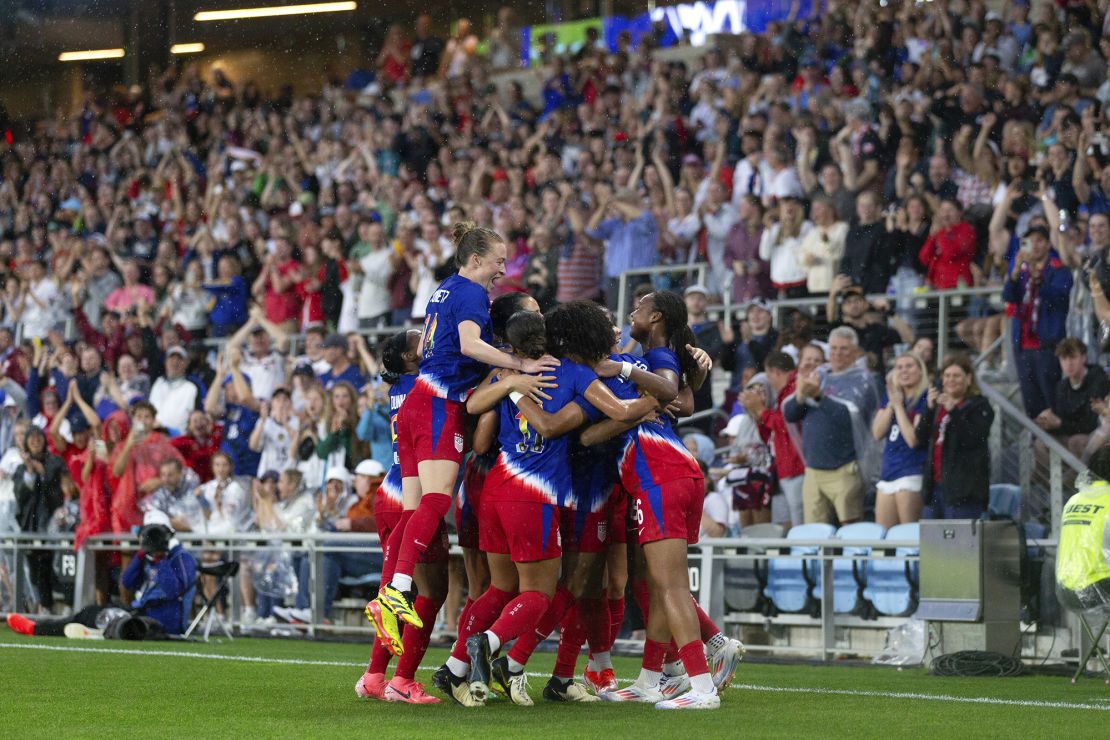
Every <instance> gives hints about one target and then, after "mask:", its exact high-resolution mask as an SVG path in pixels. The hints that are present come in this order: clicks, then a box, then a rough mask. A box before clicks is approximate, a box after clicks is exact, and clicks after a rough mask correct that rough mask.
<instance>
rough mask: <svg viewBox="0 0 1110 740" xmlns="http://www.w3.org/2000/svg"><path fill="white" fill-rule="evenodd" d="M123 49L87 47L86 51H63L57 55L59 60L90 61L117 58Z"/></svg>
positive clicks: (122, 52)
mask: <svg viewBox="0 0 1110 740" xmlns="http://www.w3.org/2000/svg"><path fill="white" fill-rule="evenodd" d="M123 55H124V51H123V49H88V50H86V51H63V52H62V53H61V54H59V55H58V61H59V62H92V61H96V60H97V59H119V58H120V57H122V56H123Z"/></svg>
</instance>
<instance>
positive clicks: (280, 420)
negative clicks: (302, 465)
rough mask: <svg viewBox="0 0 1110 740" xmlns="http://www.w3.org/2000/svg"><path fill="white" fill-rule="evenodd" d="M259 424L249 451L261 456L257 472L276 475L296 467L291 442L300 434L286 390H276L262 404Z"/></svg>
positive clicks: (252, 434) (290, 398)
mask: <svg viewBox="0 0 1110 740" xmlns="http://www.w3.org/2000/svg"><path fill="white" fill-rule="evenodd" d="M258 413H259V421H258V423H257V424H255V425H254V430H253V431H252V432H251V437H250V448H251V450H253V451H254V452H257V453H259V454H260V455H261V458H260V459H259V463H258V469H259V470H276V471H278V472H279V473H280V472H281V471H283V470H287V469H289V468H291V467H294V466H295V465H296V462H297V461H296V460H295V459H294V457H293V454H292V444H293V440H295V439H297V436H298V434H299V433H300V426H301V424H300V418H299V417H298V416H297V415H296V414H294V413H293V396H292V394H291V393H290V392H289V390H288V389H286V388H278V389H277V390H275V391H274V395H273V396H272V397H271V398H270V400H269V402H267V401H262V402H261V406H260V408H259V412H258Z"/></svg>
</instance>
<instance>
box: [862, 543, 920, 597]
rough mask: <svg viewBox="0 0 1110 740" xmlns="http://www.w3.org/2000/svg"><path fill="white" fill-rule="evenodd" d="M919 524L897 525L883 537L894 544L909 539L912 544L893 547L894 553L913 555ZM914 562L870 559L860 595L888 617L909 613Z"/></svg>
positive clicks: (914, 590) (914, 585)
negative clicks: (864, 583)
mask: <svg viewBox="0 0 1110 740" xmlns="http://www.w3.org/2000/svg"><path fill="white" fill-rule="evenodd" d="M920 538H921V527H919V526H918V525H917V524H916V523H914V524H898V525H896V526H893V527H891V528H890V529H889V530H888V531H887V533H886V537H885V538H884V539H885V540H886V541H887V542H890V543H891V544H892V545H895V544H896V543H898V542H913V543H915V544H913V545H903V546H901V547H897V546H896V547H893V548H892V549H893V550H894V554H895V555H896V556H903V557H904V556H907V555H917V554H919V553H920V547H919V545H918V544H916V543H917V542H919V541H920ZM918 573H919V569H918V564H917V562H916V561H908V560H884V559H882V558H876V559H873V560H872V561H871V566H870V568H869V571H868V574H867V586H866V587H865V588H864V589H863V596H864V598H866V599H867V600H868V601H870V602H871V603H872V604H873V605H874V606H875V611H877V612H878V613H879V614H884V615H886V616H889V617H901V616H906V615H909V614H912V613H913V612H914V611H915V610H916V609H917V584H918V580H919V579H918Z"/></svg>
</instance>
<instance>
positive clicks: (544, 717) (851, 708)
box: [0, 631, 1110, 738]
mask: <svg viewBox="0 0 1110 740" xmlns="http://www.w3.org/2000/svg"><path fill="white" fill-rule="evenodd" d="M0 643H4V644H16V645H34V644H38V645H44V646H51V647H58V648H70V647H79V648H85V649H89V650H103V651H107V650H118V649H123V650H128V651H135V652H140V653H147V652H149V653H151V654H149V655H141V654H138V655H137V654H115V653H111V652H70V651H57V650H37V649H12V648H10V647H8V648H4V647H2V646H0V665H3V666H4V668H5V671H4V675H5V676H6V678H7V680H6V681H5V688H6V691H5V692H4V701H3V702H0V727H2V728H4V729H5V730H6V731H7V733H11V735H12V736H15V737H21V738H24V737H52V738H56V737H58V736H59V735H61V736H64V737H93V736H97V737H101V738H102V737H105V736H107V737H143V738H149V737H160V736H170V735H172V736H176V737H232V736H237V737H242V736H245V735H252V736H265V737H300V738H304V737H351V736H353V735H354V734H355V733H359V734H363V735H365V734H366V733H368V732H370V733H373V734H374V735H379V734H383V733H394V734H398V733H404V735H401V736H402V737H452V738H469V737H487V738H488V737H490V736H491V734H492V735H493V736H495V737H497V736H501V737H522V736H530V735H535V736H543V737H581V736H582V735H583V734H586V733H589V734H591V735H596V734H601V735H602V736H606V735H612V736H614V737H629V736H633V735H638V736H642V737H647V736H649V735H650V736H659V737H666V736H668V735H674V736H678V735H680V734H681V735H691V734H694V735H700V736H704V737H738V736H741V735H743V736H746V737H788V736H789V737H798V736H800V735H815V736H819V737H884V738H889V737H911V736H920V735H922V734H923V733H928V734H930V735H943V736H953V735H970V734H972V733H973V734H974V735H976V736H980V737H1014V736H1017V735H1019V734H1020V735H1021V736H1024V737H1047V736H1052V735H1057V734H1059V732H1060V730H1061V729H1062V728H1063V727H1066V728H1067V732H1068V734H1069V735H1071V736H1074V737H1104V736H1105V727H1106V726H1107V722H1108V721H1110V718H1108V717H1107V712H1105V711H1099V710H1097V709H1082V708H1077V706H1076V705H1083V704H1087V705H1090V706H1098V707H1106V708H1110V690H1107V688H1106V686H1105V685H1104V684H1103V683H1102V682H1101V681H1095V680H1087V681H1086V682H1083V683H1081V684H1080V685H1078V686H1072V685H1071V684H1070V683H1068V681H1067V679H1063V678H1050V677H1027V678H1015V679H1003V680H997V679H996V680H991V679H938V678H934V677H931V676H928V675H927V674H925V673H924V671H922V670H906V671H901V672H898V671H894V670H893V669H886V668H867V667H849V666H837V665H832V666H812V665H770V664H752V663H743V664H741V667H740V671H739V672H738V674H737V679H736V681H737V683H738V684H743V685H749V686H750V687H751V688H747V689H745V688H736V689H732V690H729V691H727V692H726V693H725V694H724V696H723V697H722V708H721V709H720V710H719V711H716V712H660V711H657V710H655V709H654V708H652V707H651V706H643V705H613V704H609V703H604V704H591V705H588V706H569V705H552V704H548V703H546V702H543V701H542V699H541V698H540V692H541V690H542V687H543V683H544V679H541V678H533V679H531V691H532V694H533V697H534V698H535V699H536V701H537V705H536V706H535V707H533V708H526V707H515V706H512V705H511V704H509V703H508V702H505V701H501V702H496V703H492V702H491V704H490V705H489V706H487V707H486V708H485V709H478V710H465V709H462V708H461V707H457V706H454V705H451V704H449V703H445V704H444V705H440V706H424V707H414V706H407V705H396V704H383V703H380V702H374V701H372V700H358V699H357V698H356V697H355V695H354V690H353V688H354V683H355V681H356V680H357V679H358V677H359V675H360V673H361V668H362V666H364V664H365V660H366V654H367V649H366V647H365V646H361V645H352V644H340V643H311V642H300V641H274V640H249V639H246V640H236V641H234V642H231V643H226V642H225V643H221V644H209V645H204V644H202V643H151V644H136V643H130V644H126V643H118V642H84V641H74V640H65V639H50V638H25V637H21V636H18V635H13V634H11V633H10V632H6V631H0ZM166 652H170V653H180V652H184V653H201V654H206V655H213V656H215V655H223V656H231V657H234V656H247V657H255V658H262V659H266V660H285V661H291V662H288V663H268V662H265V663H264V662H243V661H232V660H205V659H186V658H177V657H172V656H167V655H161V654H158V653H166ZM445 657H446V651H443V650H434V651H431V652H430V653H429V655H428V656H427V658H426V660H425V663H424V667H426V668H427V667H434V666H435V665H438V664H439V662H441V661H442V660H443V659H444V658H445ZM293 661H315V662H319V663H325V664H313V663H309V664H298V663H296V662H293ZM552 662H553V656H551V655H550V654H539V655H536V656H535V657H534V658H533V660H532V662H531V663H530V664H529V669H530V670H531V671H535V672H540V673H545V672H546V671H547V670H549V669H550V668H551V665H552ZM332 664H334V665H332ZM615 664H616V668H617V672H618V675H620V676H622V677H624V678H632V677H634V676H635V675H636V672H637V669H638V661H636V660H633V659H628V658H618V659H617V660H616V661H615ZM420 677H421V678H423V679H425V680H427V679H429V678H430V676H429V675H428V673H427V672H426V671H425V672H422V674H421V675H420ZM819 692H826V693H819ZM828 692H845V693H828ZM848 692H854V693H848ZM867 692H880V693H890V692H896V693H902V694H905V695H906V696H903V697H892V696H876V695H869V694H868V693H867ZM915 694H923V695H928V696H930V697H934V698H933V699H931V700H923V699H920V698H913V696H912V695H915ZM945 696H948V697H953V698H961V699H963V700H964V702H966V701H967V700H968V699H983V698H987V699H992V700H1007V701H1014V702H1025V701H1028V702H1060V703H1066V704H1069V705H1073V706H1070V707H1068V708H1056V707H1044V706H1014V705H997V704H976V703H964V702H956V701H951V700H945V699H944V698H943V697H945ZM936 697H941V698H939V699H937V698H936ZM7 733H6V734H7Z"/></svg>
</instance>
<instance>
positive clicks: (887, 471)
mask: <svg viewBox="0 0 1110 740" xmlns="http://www.w3.org/2000/svg"><path fill="white" fill-rule="evenodd" d="M928 389H929V374H928V372H927V371H926V370H925V363H924V362H922V361H921V358H920V357H918V356H917V355H914V354H910V353H907V354H904V355H901V356H900V357H899V358H898V359H897V360H896V361H895V362H894V369H893V370H891V371H890V372H889V373H887V376H886V398H885V400H884V402H883V405H882V408H880V409H879V412H878V413H877V414H875V418H874V420H873V421H872V422H871V433H872V434H874V435H875V439H877V440H880V441H882V440H884V439H885V442H884V443H883V465H882V470H881V471H880V473H879V482H878V484H877V486H876V492H877V495H876V497H875V521H876V522H878V523H879V524H881V525H883V526H884V527H886V528H887V529H890V528H891V527H893V526H894V525H896V524H908V523H911V522H916V521H917V520H918V519H920V518H921V508H922V506H923V505H924V501H923V499H922V497H921V488H922V486H923V484H924V478H923V476H922V471H923V469H924V468H925V462H926V458H925V454H926V450H925V445H923V444H918V442H917V418H918V417H919V416H921V415H922V414H924V413H925V405H926V393H927V391H928Z"/></svg>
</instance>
